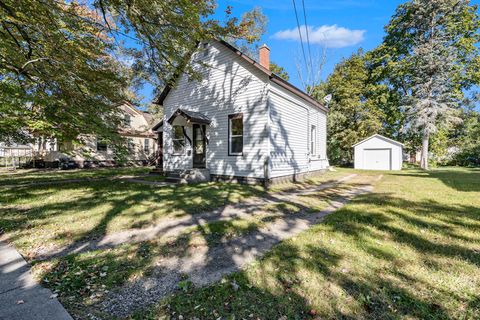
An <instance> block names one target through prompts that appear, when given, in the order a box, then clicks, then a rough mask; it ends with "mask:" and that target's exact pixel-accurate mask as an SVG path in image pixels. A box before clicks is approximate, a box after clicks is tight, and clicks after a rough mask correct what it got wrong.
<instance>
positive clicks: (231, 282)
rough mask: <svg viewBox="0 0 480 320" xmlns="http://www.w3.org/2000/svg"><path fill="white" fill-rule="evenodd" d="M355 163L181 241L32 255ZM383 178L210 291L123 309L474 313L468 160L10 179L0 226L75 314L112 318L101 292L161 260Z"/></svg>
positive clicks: (478, 249)
mask: <svg viewBox="0 0 480 320" xmlns="http://www.w3.org/2000/svg"><path fill="white" fill-rule="evenodd" d="M351 173H358V174H359V176H358V177H356V178H354V179H352V180H351V181H349V183H346V184H344V185H341V186H332V187H331V188H329V189H326V190H323V191H320V192H316V193H313V194H309V195H308V196H302V197H299V198H297V199H296V200H295V201H282V202H280V203H278V204H275V205H266V206H264V207H263V208H261V209H260V211H261V212H255V213H256V214H255V215H252V216H251V217H247V218H242V219H233V220H230V221H216V222H211V223H207V224H204V225H202V226H199V227H197V228H192V229H190V230H187V232H185V233H182V234H180V235H179V236H178V237H177V238H176V239H163V238H159V239H154V240H152V241H146V242H142V243H136V244H124V245H120V246H117V247H115V248H111V249H102V250H95V251H91V252H84V253H80V254H70V255H67V256H66V257H62V258H54V259H49V260H47V261H36V260H35V254H36V252H37V251H38V250H39V249H42V248H48V247H50V246H59V245H68V244H71V243H73V242H74V241H78V240H86V239H94V238H98V237H101V236H102V235H104V234H110V233H112V232H116V231H119V230H127V229H132V228H144V227H147V226H149V225H151V224H153V223H155V222H157V221H160V220H161V219H163V218H165V217H173V216H182V215H185V214H193V215H195V214H196V213H199V212H202V211H205V210H209V209H213V208H216V207H219V206H222V205H224V204H228V203H236V202H238V201H240V200H242V199H245V198H249V197H250V198H251V197H255V196H260V197H262V196H269V197H273V196H275V193H276V192H289V191H294V190H297V189H307V188H309V187H311V185H312V184H318V183H322V182H328V181H330V180H333V179H338V178H340V177H343V176H346V175H349V174H351ZM379 174H384V177H383V179H382V180H381V181H379V182H377V183H376V186H375V192H374V193H373V194H369V195H365V196H360V197H357V198H356V199H355V200H354V201H353V202H351V203H350V204H348V205H347V206H345V207H344V208H342V209H341V210H339V211H337V212H336V213H334V214H332V215H331V216H329V217H328V218H327V219H326V220H325V222H324V223H323V224H320V225H318V226H316V227H314V228H312V229H310V230H309V231H307V232H305V233H302V234H301V235H299V236H297V237H295V238H294V239H291V240H288V241H284V242H282V243H281V244H280V245H278V246H277V247H275V248H274V249H273V250H272V251H271V252H269V253H268V254H267V255H266V256H265V257H264V258H263V259H262V260H260V261H258V262H256V263H254V264H253V265H251V266H249V267H248V268H247V269H246V270H245V271H243V272H238V273H235V274H232V275H231V276H229V277H226V278H224V279H223V280H222V281H221V282H219V283H217V284H215V285H213V286H210V287H207V288H194V287H192V286H191V285H188V286H185V287H182V290H179V292H178V294H176V295H174V296H172V297H169V298H167V299H165V300H163V301H160V302H159V303H158V305H156V306H154V307H153V308H151V309H148V310H143V311H139V312H138V313H136V314H134V315H132V316H131V317H132V318H134V319H157V318H160V319H162V318H167V319H168V318H178V316H179V315H182V316H183V317H184V319H192V318H194V317H197V318H199V319H217V318H223V319H233V318H235V319H242V318H246V319H257V318H259V319H280V318H282V317H283V318H282V319H310V318H312V319H316V318H318V319H338V318H364V319H370V318H377V319H378V318H382V319H398V318H406V319H416V318H422V319H423V318H425V319H445V318H456V319H477V318H479V317H480V307H479V306H480V296H479V293H478V292H479V291H478V288H480V257H479V256H480V171H479V170H475V169H463V168H442V169H438V170H434V171H432V172H429V173H425V172H422V171H417V170H405V171H402V172H398V173H388V174H385V173H384V172H382V173H380V172H366V171H365V172H362V171H353V170H350V169H340V170H338V171H337V172H329V173H327V174H325V175H323V176H319V177H315V178H313V179H311V180H310V181H307V182H303V183H296V184H283V185H280V186H276V187H275V189H274V192H270V193H269V194H266V193H265V191H264V190H263V189H261V188H257V187H253V186H244V185H238V184H220V183H208V184H198V185H183V186H175V187H162V188H158V187H151V186H146V185H142V184H134V183H128V182H122V183H120V182H118V183H115V184H112V183H111V181H108V180H98V181H90V182H81V183H58V184H54V185H48V186H41V187H40V186H39V187H35V186H25V187H17V188H6V189H4V190H2V193H1V194H0V210H1V211H2V215H1V216H0V229H2V230H3V232H4V233H5V234H6V236H7V237H9V238H10V239H11V241H13V243H14V244H15V246H16V247H17V248H18V249H19V250H20V252H21V253H22V254H23V255H24V256H26V257H27V258H29V259H30V261H31V262H32V264H33V268H32V269H33V272H34V274H35V275H36V276H37V278H38V279H41V280H42V281H44V284H45V285H46V286H48V287H49V288H51V289H52V290H53V291H54V292H56V293H58V294H59V299H60V300H61V302H62V303H63V304H64V305H65V306H66V307H67V309H68V311H69V312H70V313H71V314H73V315H74V317H76V318H80V319H83V318H89V317H92V315H94V316H97V317H98V318H108V317H109V316H108V315H105V314H103V313H102V312H100V310H99V307H98V305H99V303H100V302H101V301H102V299H103V297H104V295H106V294H107V293H108V291H110V290H114V289H115V288H118V287H120V286H122V285H123V284H125V283H126V282H130V281H134V280H135V279H137V278H138V277H142V276H145V275H149V274H150V273H151V272H153V271H154V270H155V267H156V266H157V262H158V261H159V259H162V258H163V257H169V256H179V255H180V256H181V255H184V254H188V251H189V250H196V248H199V247H207V248H210V247H212V246H214V245H216V244H218V243H219V242H220V241H223V240H225V239H230V238H233V237H241V236H242V235H244V234H246V233H249V232H254V231H256V230H258V229H259V228H262V227H264V226H265V225H266V224H267V223H268V222H270V221H272V220H273V219H277V218H278V217H279V216H280V215H282V214H299V213H301V212H307V213H308V212H310V211H318V210H321V209H323V208H325V207H326V206H327V205H328V204H329V203H330V201H331V200H333V199H335V197H337V196H338V194H339V193H341V192H343V191H345V190H346V189H348V188H349V186H350V185H351V184H358V183H362V182H364V181H367V180H371V179H372V178H373V177H376V176H378V175H379ZM33 179H38V178H37V177H34V178H33ZM186 281H188V279H187V280H186ZM237 285H238V286H239V287H238V289H237Z"/></svg>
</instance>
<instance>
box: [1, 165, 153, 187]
mask: <svg viewBox="0 0 480 320" xmlns="http://www.w3.org/2000/svg"><path fill="white" fill-rule="evenodd" d="M148 171H150V168H148V167H125V168H121V167H120V168H97V169H76V170H58V169H41V170H39V169H27V170H23V169H19V170H17V171H5V170H2V171H0V186H2V185H3V186H7V185H16V184H26V183H33V182H49V181H58V180H69V179H88V178H90V179H94V178H108V177H114V176H121V175H143V174H146V173H148Z"/></svg>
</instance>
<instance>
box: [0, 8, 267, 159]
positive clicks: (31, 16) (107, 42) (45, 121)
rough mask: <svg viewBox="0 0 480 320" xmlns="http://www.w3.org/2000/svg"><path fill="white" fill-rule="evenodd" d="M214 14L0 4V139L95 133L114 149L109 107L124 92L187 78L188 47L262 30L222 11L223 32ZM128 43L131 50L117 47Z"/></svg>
mask: <svg viewBox="0 0 480 320" xmlns="http://www.w3.org/2000/svg"><path fill="white" fill-rule="evenodd" d="M214 10H215V1H212V0H200V1H174V0H167V1H165V0H155V1H134V2H132V1H129V0H95V1H93V2H92V3H78V2H76V1H73V2H63V1H55V0H45V1H34V0H19V1H17V0H15V1H14V0H2V1H0V21H1V24H0V100H1V101H2V104H1V106H0V140H26V139H28V138H31V136H32V135H33V136H48V137H54V138H58V139H59V140H60V141H71V140H79V139H81V136H82V135H97V136H101V137H103V138H105V139H106V140H108V141H109V143H110V144H111V145H117V146H118V149H121V146H122V145H123V144H124V141H122V139H120V137H119V135H118V134H117V128H118V124H119V123H120V121H121V119H120V115H119V112H118V108H117V105H118V104H120V103H121V102H122V101H123V100H125V99H127V100H130V99H131V98H132V95H131V94H130V93H128V90H127V89H128V88H129V86H131V85H132V84H134V85H138V84H141V83H142V82H143V81H144V80H146V79H147V80H149V81H150V82H152V83H154V84H158V85H159V86H163V85H164V84H166V83H167V82H168V81H169V80H170V79H172V75H174V74H175V73H177V72H179V70H182V71H185V72H187V73H190V74H191V75H192V76H195V72H194V71H193V69H192V67H191V66H188V65H187V61H188V59H189V57H190V54H191V53H192V52H193V51H194V50H195V49H196V48H197V44H198V42H200V41H207V40H209V39H213V38H226V37H233V38H235V39H245V41H246V42H248V43H251V42H253V41H255V40H257V39H258V32H262V30H263V29H261V28H260V29H258V28H259V26H261V24H257V22H259V21H260V20H261V18H262V17H261V16H260V15H259V14H258V13H259V11H258V10H257V11H253V12H251V13H247V14H245V15H244V17H243V18H242V19H241V20H239V19H236V18H230V12H229V11H230V8H229V9H228V10H227V11H228V12H227V19H226V22H225V23H224V24H220V23H219V22H218V21H217V20H215V19H213V18H211V17H210V16H211V15H212V14H213V13H214ZM260 13H261V12H260ZM132 36H134V37H135V39H136V41H137V47H136V48H123V47H122V41H121V39H122V37H123V39H125V38H131V37H132ZM114 39H115V40H114ZM119 39H120V41H119ZM119 54H129V55H131V56H133V58H134V63H133V66H132V67H128V66H127V65H124V64H122V63H121V62H119V61H124V60H128V59H120V58H119ZM121 58H125V57H123V56H122V57H121ZM131 80H135V81H133V82H132V81H131Z"/></svg>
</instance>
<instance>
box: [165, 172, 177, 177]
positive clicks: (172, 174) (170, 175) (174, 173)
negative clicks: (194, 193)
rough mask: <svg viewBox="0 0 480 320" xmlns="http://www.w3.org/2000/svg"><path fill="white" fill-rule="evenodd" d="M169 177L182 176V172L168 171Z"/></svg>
mask: <svg viewBox="0 0 480 320" xmlns="http://www.w3.org/2000/svg"><path fill="white" fill-rule="evenodd" d="M167 177H171V178H180V173H179V172H168V173H167Z"/></svg>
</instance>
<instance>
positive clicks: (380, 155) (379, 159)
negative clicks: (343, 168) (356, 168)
mask: <svg viewBox="0 0 480 320" xmlns="http://www.w3.org/2000/svg"><path fill="white" fill-rule="evenodd" d="M364 155H365V159H364V164H365V169H367V170H391V163H392V149H365V150H364Z"/></svg>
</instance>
